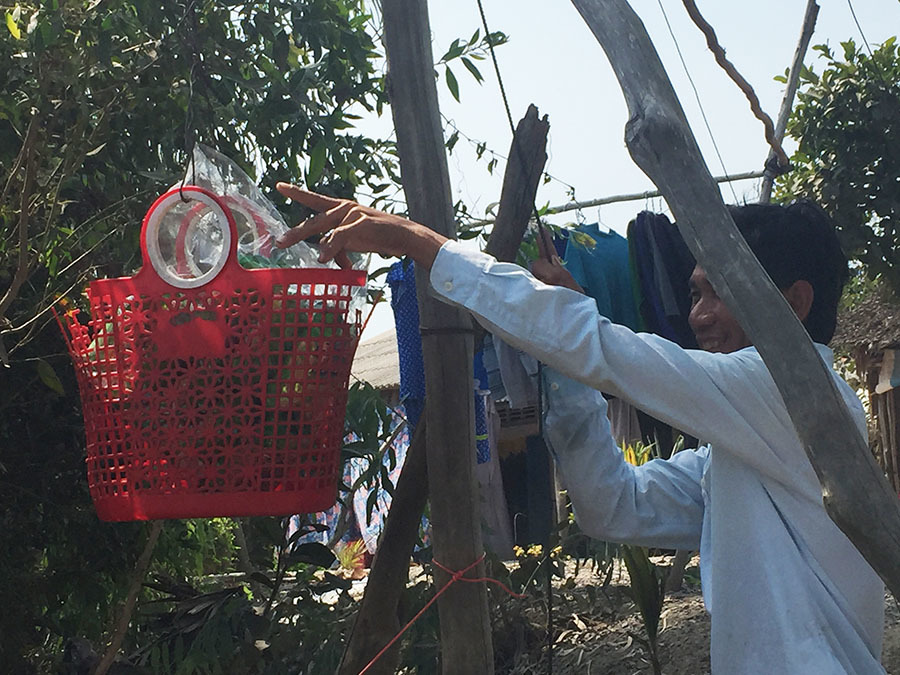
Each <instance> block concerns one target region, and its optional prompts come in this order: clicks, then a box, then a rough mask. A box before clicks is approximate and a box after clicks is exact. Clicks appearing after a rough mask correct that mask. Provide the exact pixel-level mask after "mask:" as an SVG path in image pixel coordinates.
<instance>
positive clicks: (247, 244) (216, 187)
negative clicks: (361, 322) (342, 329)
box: [173, 143, 369, 308]
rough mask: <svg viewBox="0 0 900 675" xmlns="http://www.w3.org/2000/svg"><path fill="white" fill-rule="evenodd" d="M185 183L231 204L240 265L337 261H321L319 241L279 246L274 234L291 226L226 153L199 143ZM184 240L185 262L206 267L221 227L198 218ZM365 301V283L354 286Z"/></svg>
mask: <svg viewBox="0 0 900 675" xmlns="http://www.w3.org/2000/svg"><path fill="white" fill-rule="evenodd" d="M184 184H185V185H196V186H197V187H201V188H205V189H206V190H209V191H210V192H212V193H213V194H215V195H216V196H217V197H220V198H221V199H222V201H223V202H224V203H225V205H226V206H228V208H229V209H230V210H231V212H232V214H233V215H234V219H235V221H236V223H237V229H238V262H239V263H240V264H241V266H242V267H244V268H246V269H259V268H271V267H286V268H335V267H337V265H336V264H335V263H334V262H333V261H332V262H328V263H321V262H319V254H318V250H317V247H315V246H313V245H310V244H307V243H306V242H303V241H300V242H297V243H296V244H294V245H292V246H289V247H288V248H283V249H282V248H278V247H277V246H275V240H276V239H277V238H278V237H280V236H281V235H282V234H284V233H285V232H287V231H288V230H289V229H290V228H289V227H288V225H287V223H286V222H285V221H284V218H283V217H282V215H281V213H280V212H279V211H278V209H276V208H275V205H274V204H273V203H272V202H271V201H269V200H268V199H267V198H266V197H265V196H264V195H263V193H262V191H261V190H260V189H259V188H258V187H257V186H256V184H255V183H254V182H253V180H252V179H251V178H250V176H248V175H247V174H246V173H245V172H244V170H243V169H241V167H240V166H238V165H237V164H236V163H235V162H233V161H232V160H230V159H229V158H228V157H226V156H225V155H223V154H222V153H220V152H217V151H216V150H213V149H212V148H210V147H208V146H205V145H202V144H200V143H197V144H196V145H195V146H194V150H193V153H192V155H191V159H190V160H189V161H188V165H187V167H186V168H185V179H184ZM179 185H180V183H179V184H176V185H174V186H173V187H178V186H179ZM173 236H174V235H173ZM180 243H181V246H182V248H181V249H180V250H181V251H183V254H180V255H183V257H184V259H185V260H184V261H181V266H182V267H183V266H184V265H185V264H187V265H188V267H189V268H190V271H191V272H192V273H193V272H196V271H197V270H203V269H206V268H208V267H209V266H210V265H211V264H212V263H213V262H214V261H215V260H217V259H218V258H219V257H220V256H221V254H222V243H221V233H220V232H219V228H218V226H217V224H216V223H215V222H214V221H213V220H212V219H208V218H202V217H200V218H197V219H195V221H194V222H192V223H191V226H190V231H189V232H188V233H187V234H186V235H183V236H182V237H181V242H180ZM350 260H351V261H352V263H353V268H354V269H358V270H362V269H367V268H368V263H369V257H368V256H362V255H357V254H350ZM185 261H186V263H185ZM365 302H366V289H365V288H357V289H355V290H354V297H353V306H354V308H361V307H362V305H364V304H365Z"/></svg>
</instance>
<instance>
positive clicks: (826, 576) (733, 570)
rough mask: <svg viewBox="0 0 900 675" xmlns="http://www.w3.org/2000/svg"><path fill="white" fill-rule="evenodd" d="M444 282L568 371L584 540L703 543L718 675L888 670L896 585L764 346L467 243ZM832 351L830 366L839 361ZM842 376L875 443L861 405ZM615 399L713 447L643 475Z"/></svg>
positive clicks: (554, 386)
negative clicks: (879, 571)
mask: <svg viewBox="0 0 900 675" xmlns="http://www.w3.org/2000/svg"><path fill="white" fill-rule="evenodd" d="M431 284H432V287H433V288H434V290H435V291H436V293H437V294H438V295H439V296H441V297H442V298H443V299H444V300H445V301H448V302H450V303H452V304H456V305H459V306H462V307H465V308H466V309H468V310H469V311H470V312H472V313H473V314H474V315H475V316H476V317H477V318H478V320H479V321H480V322H481V323H482V324H483V325H484V326H485V327H486V328H488V330H490V331H491V332H492V333H494V334H495V335H498V336H500V337H502V338H503V339H504V340H506V341H507V342H509V343H510V344H511V345H513V346H515V347H518V348H519V349H522V350H524V351H526V352H528V353H530V354H532V355H533V356H535V357H536V358H538V359H540V360H541V361H543V362H544V363H545V364H547V365H548V366H550V368H551V369H552V370H550V371H548V372H547V374H546V379H547V386H546V387H545V391H547V400H548V410H547V420H546V425H545V430H546V434H547V440H548V441H549V443H550V445H551V447H552V449H553V451H554V454H555V456H556V460H557V463H558V466H559V468H560V471H561V473H562V476H563V480H564V483H565V485H566V487H567V489H568V492H569V496H570V498H571V500H572V503H573V506H574V508H575V514H576V518H577V520H578V522H579V525H580V527H581V528H582V530H583V531H585V532H586V533H587V534H589V535H591V536H594V537H597V538H599V539H604V540H607V541H617V542H623V543H637V544H645V545H653V546H659V547H665V548H682V549H696V548H699V549H700V559H701V582H702V586H703V597H704V602H705V604H706V607H707V609H708V610H709V612H710V615H711V623H712V635H711V660H712V670H713V673H716V674H722V673H740V674H747V675H751V674H752V675H762V674H765V675H769V674H776V673H785V674H791V675H796V674H798V673H799V674H804V673H809V674H810V675H813V674H815V675H825V674H830V673H859V674H869V673H882V672H884V670H883V669H882V667H881V665H880V663H879V662H880V655H881V643H882V634H883V622H884V587H883V585H882V583H881V581H880V579H879V578H878V577H877V575H876V574H875V572H874V571H873V570H872V569H871V567H870V566H869V565H868V564H867V563H866V562H865V560H864V559H863V558H862V556H861V555H860V554H859V552H858V551H857V550H856V549H855V548H854V547H853V545H852V544H851V543H850V541H849V540H848V539H847V537H846V536H845V535H844V534H843V533H842V532H841V531H840V530H839V529H838V528H837V526H836V525H835V524H834V523H833V522H832V521H831V519H830V518H829V517H828V515H827V514H826V512H825V509H824V507H823V505H822V497H821V491H820V487H819V482H818V479H817V478H816V475H815V473H814V471H813V469H812V466H811V465H810V463H809V460H808V459H807V457H806V454H805V452H804V451H803V447H802V445H801V442H800V440H799V438H798V436H797V433H796V431H795V430H794V427H793V425H792V423H791V420H790V418H789V417H788V414H787V410H786V408H785V406H784V402H783V400H782V398H781V395H780V394H779V393H778V390H777V389H776V387H775V384H774V382H773V380H772V378H771V376H770V375H769V373H768V371H767V369H766V367H765V365H764V364H763V362H762V360H761V358H760V356H759V354H758V353H757V351H756V350H755V349H754V348H752V347H750V348H747V349H742V350H740V351H738V352H734V353H731V354H713V353H708V352H702V351H694V350H684V349H682V348H681V347H679V346H678V345H675V344H673V343H671V342H669V341H667V340H664V339H662V338H659V337H657V336H654V335H647V334H635V333H633V332H632V331H630V330H629V329H627V328H624V327H622V326H618V325H616V324H613V323H611V322H610V321H609V320H608V319H606V318H604V317H602V316H599V315H598V314H597V308H596V305H595V304H594V302H593V300H591V299H590V298H587V297H585V296H583V295H580V294H578V293H575V292H573V291H570V290H568V289H565V288H559V287H554V286H547V285H545V284H542V283H541V282H539V281H537V280H536V279H534V278H533V277H532V276H531V275H529V274H528V273H527V272H526V271H525V270H523V269H522V268H520V267H518V266H516V265H511V264H507V263H498V262H497V261H496V260H494V259H493V258H491V257H490V256H487V255H484V254H480V253H477V252H472V251H467V250H465V249H464V248H463V247H462V246H460V245H459V244H458V243H456V242H448V243H447V244H445V245H444V246H443V247H442V249H441V250H440V252H439V253H438V255H437V258H436V259H435V262H434V266H433V267H432V270H431ZM817 347H818V350H819V353H820V354H821V356H822V358H823V359H824V360H825V361H826V362H827V363H828V365H829V366H830V365H831V358H832V357H831V351H830V350H829V349H828V348H827V347H824V346H821V345H818V346H817ZM554 371H556V372H554ZM834 377H835V382H836V384H837V386H838V388H839V390H840V392H841V394H842V396H843V398H844V400H845V402H846V404H847V406H848V407H849V408H850V410H851V411H852V414H853V417H854V420H855V421H856V422H857V425H858V427H859V430H860V432H861V433H865V415H864V413H863V409H862V406H861V404H860V402H859V399H858V398H857V397H856V395H855V393H854V392H853V391H852V389H851V388H850V387H849V386H848V385H847V384H846V383H845V382H844V381H843V380H841V379H840V377H838V376H837V375H835V376H834ZM570 378H571V379H570ZM600 391H603V392H607V393H609V394H613V395H615V396H618V397H620V398H623V399H625V400H626V401H630V402H632V403H634V404H636V405H638V406H640V407H641V408H642V409H643V410H645V411H647V412H648V413H650V414H651V415H653V416H654V417H656V418H658V419H660V420H663V421H665V422H668V423H670V424H672V425H673V426H675V427H677V428H679V429H682V430H683V431H685V432H687V433H689V434H691V435H693V436H696V437H698V438H702V439H704V441H705V442H707V443H708V444H709V445H708V446H705V447H703V448H700V449H697V450H687V451H683V452H680V453H678V454H676V455H675V456H674V457H673V458H672V459H670V460H668V461H663V460H654V461H652V462H650V463H648V464H646V465H644V466H642V467H632V466H630V465H629V464H627V463H626V462H625V461H624V459H623V457H622V453H621V452H620V451H619V450H618V449H617V448H616V445H615V441H614V440H613V438H612V436H611V434H610V432H609V423H608V420H607V417H606V404H605V401H604V399H603V396H602V395H601V394H600V393H599V392H600Z"/></svg>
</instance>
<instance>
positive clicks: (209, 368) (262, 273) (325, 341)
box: [62, 218, 365, 520]
mask: <svg viewBox="0 0 900 675" xmlns="http://www.w3.org/2000/svg"><path fill="white" fill-rule="evenodd" d="M229 220H230V218H229ZM231 224H232V226H233V222H232V223H231ZM144 260H145V261H146V260H147V257H146V255H145V257H144ZM364 283H365V273H364V272H359V271H343V270H331V269H306V270H300V269H260V270H245V269H243V268H241V267H240V266H239V265H238V264H237V262H236V259H235V258H234V251H233V250H232V252H231V256H230V258H229V260H228V262H227V263H226V265H225V267H224V268H223V270H222V271H221V272H220V273H219V274H218V276H217V277H216V278H215V279H214V280H213V281H211V282H209V283H207V284H205V285H203V286H201V287H198V288H187V289H180V288H174V287H172V286H170V285H168V284H167V283H165V282H164V281H163V280H162V279H160V278H159V276H157V275H156V274H155V273H154V271H153V268H152V266H151V265H150V264H148V263H146V262H145V264H144V267H143V268H142V269H141V271H140V272H138V274H136V275H135V276H134V277H130V278H122V279H106V280H101V281H95V282H93V283H91V284H90V288H89V293H88V295H89V299H90V310H91V317H90V320H89V321H88V324H87V325H83V324H82V323H81V322H80V321H79V320H78V315H77V312H76V311H72V312H67V313H66V314H65V315H64V317H63V318H62V323H63V324H64V327H65V330H64V332H65V333H66V334H67V338H68V343H69V349H70V352H71V355H72V359H73V361H74V363H75V370H76V375H77V377H78V383H79V389H80V392H81V399H82V407H83V414H84V422H85V433H86V437H87V474H88V483H89V487H90V491H91V496H92V498H93V500H94V504H95V506H96V509H97V513H98V515H99V516H100V518H101V519H103V520H146V519H153V518H190V517H211V516H246V515H283V514H290V513H302V512H314V511H320V510H324V509H326V508H328V507H329V506H331V505H332V504H333V503H334V501H335V498H336V494H337V481H338V469H339V463H340V448H341V441H342V437H343V431H344V411H345V408H346V402H347V384H348V378H349V374H350V365H351V362H352V360H353V355H354V352H355V349H356V344H357V339H358V332H359V317H358V314H357V316H355V317H349V316H348V314H349V311H350V310H349V303H350V296H351V290H352V287H353V286H359V285H362V284H364Z"/></svg>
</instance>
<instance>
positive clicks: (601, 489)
mask: <svg viewBox="0 0 900 675" xmlns="http://www.w3.org/2000/svg"><path fill="white" fill-rule="evenodd" d="M544 381H545V386H544V391H545V392H546V401H547V410H546V420H545V424H544V436H545V438H546V440H547V443H548V445H549V446H550V449H551V452H552V453H553V457H554V459H555V460H556V464H557V467H558V468H559V471H560V474H561V479H562V483H563V485H564V486H565V488H566V490H567V492H568V495H569V499H571V500H572V507H573V509H574V510H575V520H576V522H577V523H578V526H579V527H580V528H581V530H582V532H584V533H585V534H587V535H588V536H590V537H594V538H595V539H601V540H603V541H609V542H615V543H621V544H638V545H641V546H654V547H659V548H676V549H691V550H696V549H698V548H699V547H700V532H701V529H702V524H703V494H702V491H701V479H702V478H703V472H704V470H705V467H706V463H707V457H708V452H709V451H708V449H707V448H703V449H701V450H684V451H682V452H679V453H677V454H675V455H674V456H673V457H672V458H671V459H669V460H661V459H657V460H653V461H651V462H648V463H647V464H644V465H643V466H639V467H636V466H632V465H631V464H628V463H627V462H626V461H625V459H624V455H623V454H622V451H621V450H620V449H619V448H618V447H617V446H616V442H615V440H614V439H613V437H612V434H611V432H610V425H609V419H608V418H607V416H606V400H605V399H604V398H603V396H602V395H601V394H600V392H598V391H596V390H594V389H591V388H589V387H587V386H585V385H583V384H580V383H578V382H575V381H574V380H571V379H569V378H567V377H564V376H563V375H561V374H560V373H558V372H556V371H553V370H550V369H547V370H545V371H544Z"/></svg>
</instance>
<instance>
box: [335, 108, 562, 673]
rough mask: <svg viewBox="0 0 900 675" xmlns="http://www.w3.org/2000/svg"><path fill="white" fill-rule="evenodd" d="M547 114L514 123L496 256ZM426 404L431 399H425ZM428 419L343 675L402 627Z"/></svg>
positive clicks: (524, 194)
mask: <svg viewBox="0 0 900 675" xmlns="http://www.w3.org/2000/svg"><path fill="white" fill-rule="evenodd" d="M549 129H550V124H549V122H548V121H547V118H546V116H545V117H544V118H543V119H539V118H538V111H537V108H535V107H534V106H533V105H532V106H529V107H528V112H527V113H526V114H525V117H523V118H522V120H521V121H520V122H519V124H518V126H516V133H515V137H514V138H513V142H512V146H511V148H510V151H509V157H510V158H511V159H510V160H509V161H508V162H507V165H506V172H505V174H504V177H503V191H502V192H501V194H500V206H499V208H498V211H497V221H496V223H495V225H494V229H493V231H492V232H491V236H490V239H489V240H488V243H487V250H488V252H490V253H491V254H492V255H494V256H495V257H496V258H497V259H498V260H514V259H515V257H516V252H517V251H518V250H519V245H520V244H521V243H522V235H523V234H524V233H525V229H526V227H527V226H528V221H529V218H530V216H531V214H532V212H533V209H534V197H535V194H536V192H537V187H538V183H539V182H540V178H541V174H542V173H543V170H544V164H545V163H546V162H547V132H548V131H549ZM426 406H427V403H426ZM424 429H425V422H424V421H420V422H419V425H418V426H417V427H416V430H415V433H414V435H413V439H412V442H411V443H410V446H409V450H408V452H407V454H406V463H405V464H404V465H403V471H402V472H401V473H400V479H399V480H398V481H397V485H396V487H395V488H394V497H393V499H392V500H391V509H390V512H389V513H388V517H387V520H386V522H385V524H384V530H383V531H382V533H381V539H380V541H379V542H378V553H377V554H376V555H375V560H374V561H373V562H372V568H371V570H370V571H369V582H368V584H367V585H366V592H365V595H364V596H363V599H362V602H361V603H360V608H359V612H358V613H357V615H356V621H355V623H354V624H353V630H352V632H351V634H350V637H349V639H348V640H347V648H346V650H345V651H344V656H343V659H342V660H341V666H340V668H339V669H338V674H339V675H357V674H358V673H359V672H360V671H361V670H362V669H363V668H365V667H366V665H367V664H368V663H369V662H370V661H371V660H372V658H373V657H374V656H375V655H376V654H378V653H379V651H380V650H381V649H382V648H383V647H384V646H385V645H386V644H388V642H390V640H391V639H392V638H393V637H394V636H395V635H396V634H397V632H398V631H399V630H400V620H401V617H400V598H401V596H402V594H403V590H404V589H405V588H406V583H407V579H408V577H409V559H410V555H411V554H412V551H413V547H414V545H415V543H416V536H417V534H418V530H419V522H420V521H421V519H422V511H423V510H424V508H425V502H426V500H427V498H428V471H427V467H426V465H425V434H424V433H423V432H424ZM399 660H400V649H399V643H398V644H396V645H395V646H394V647H392V648H391V649H390V650H389V651H387V652H386V653H385V654H384V655H383V656H382V657H381V658H380V659H379V660H378V661H377V662H376V663H375V664H373V665H372V667H371V668H370V669H369V670H368V671H366V672H367V675H390V674H391V673H394V672H396V670H397V664H398V663H399Z"/></svg>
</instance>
